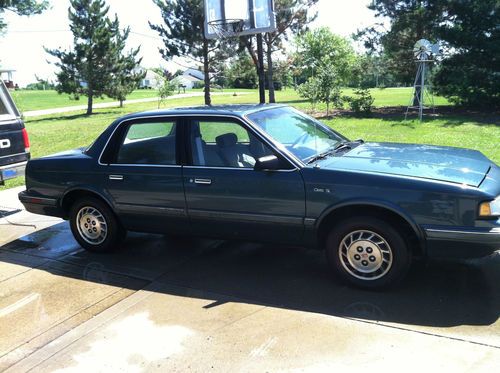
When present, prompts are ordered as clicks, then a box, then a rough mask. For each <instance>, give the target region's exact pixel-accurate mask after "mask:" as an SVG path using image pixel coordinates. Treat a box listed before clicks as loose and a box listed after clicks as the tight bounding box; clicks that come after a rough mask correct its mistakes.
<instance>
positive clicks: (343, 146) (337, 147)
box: [307, 139, 364, 164]
mask: <svg viewBox="0 0 500 373" xmlns="http://www.w3.org/2000/svg"><path fill="white" fill-rule="evenodd" d="M362 143H364V141H363V140H362V139H358V140H354V141H341V142H339V143H338V144H336V145H335V146H334V147H333V148H329V149H328V150H327V151H324V152H322V153H319V154H317V155H315V156H314V157H312V158H311V159H309V160H308V161H307V164H311V163H314V162H316V161H319V160H320V159H325V158H326V157H328V156H329V155H332V154H334V153H337V152H339V151H341V150H343V149H351V148H352V147H353V146H356V145H359V144H362Z"/></svg>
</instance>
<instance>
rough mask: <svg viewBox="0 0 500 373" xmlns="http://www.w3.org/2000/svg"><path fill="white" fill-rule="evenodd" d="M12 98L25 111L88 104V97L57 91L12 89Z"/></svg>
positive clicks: (149, 92) (146, 93)
mask: <svg viewBox="0 0 500 373" xmlns="http://www.w3.org/2000/svg"><path fill="white" fill-rule="evenodd" d="M11 95H12V98H13V99H14V101H15V103H16V105H17V107H18V109H19V110H20V111H21V112H23V111H30V110H44V109H53V108H60V107H66V106H79V105H87V97H81V98H80V99H79V100H74V99H71V98H70V96H69V95H66V94H59V93H57V92H56V91H52V90H47V91H27V90H19V91H11ZM157 96H158V92H157V91H156V90H153V89H139V90H137V91H134V92H132V93H131V94H130V95H129V96H128V99H129V100H134V99H140V98H149V97H157ZM112 101H116V100H115V99H112V98H109V97H104V98H97V99H95V101H94V102H95V103H100V102H112Z"/></svg>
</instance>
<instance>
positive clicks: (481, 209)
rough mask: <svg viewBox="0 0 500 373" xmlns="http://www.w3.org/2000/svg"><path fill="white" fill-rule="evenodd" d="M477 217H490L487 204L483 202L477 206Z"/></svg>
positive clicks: (489, 209)
mask: <svg viewBox="0 0 500 373" xmlns="http://www.w3.org/2000/svg"><path fill="white" fill-rule="evenodd" d="M479 216H482V217H488V216H491V207H490V203H489V202H483V203H481V204H480V205H479Z"/></svg>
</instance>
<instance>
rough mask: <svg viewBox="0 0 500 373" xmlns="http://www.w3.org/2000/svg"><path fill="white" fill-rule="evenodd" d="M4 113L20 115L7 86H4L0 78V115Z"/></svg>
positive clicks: (11, 115) (14, 115)
mask: <svg viewBox="0 0 500 373" xmlns="http://www.w3.org/2000/svg"><path fill="white" fill-rule="evenodd" d="M4 115H8V116H10V117H19V116H20V115H19V112H18V111H17V108H16V105H15V104H14V101H12V98H11V97H10V93H9V91H8V90H7V87H5V84H3V81H2V80H0V116H4Z"/></svg>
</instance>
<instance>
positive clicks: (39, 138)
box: [0, 89, 500, 189]
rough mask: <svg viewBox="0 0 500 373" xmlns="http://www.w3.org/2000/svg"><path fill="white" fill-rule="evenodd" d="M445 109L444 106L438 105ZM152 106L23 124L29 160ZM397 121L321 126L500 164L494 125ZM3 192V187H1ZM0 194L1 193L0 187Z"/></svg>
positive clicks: (80, 142) (294, 101) (302, 104)
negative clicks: (449, 149)
mask: <svg viewBox="0 0 500 373" xmlns="http://www.w3.org/2000/svg"><path fill="white" fill-rule="evenodd" d="M408 94H411V92H410V90H408V89H385V90H377V91H375V92H374V95H377V96H376V97H379V98H378V99H379V100H382V101H383V102H384V103H385V104H384V105H388V106H397V105H398V103H399V105H404V103H405V102H406V101H407V99H409V96H408ZM212 99H213V104H215V105H217V104H240V103H255V102H257V101H258V94H257V92H256V91H251V92H249V94H245V95H241V94H239V95H238V94H237V95H236V96H233V95H224V96H213V97H212ZM277 100H278V102H285V103H289V104H290V105H293V106H295V107H297V108H298V109H300V110H310V104H309V103H308V102H306V101H304V100H301V99H300V98H298V96H297V95H296V93H295V92H294V91H293V90H291V89H290V90H286V91H280V92H278V94H277ZM443 103H444V102H443ZM201 104H203V97H190V98H180V99H174V100H169V101H166V102H165V104H164V105H163V107H176V106H191V105H201ZM156 106H157V103H155V102H148V103H139V104H131V105H129V106H126V107H124V108H107V109H97V110H96V111H95V114H94V115H91V116H90V117H89V116H85V115H84V112H83V111H81V112H72V113H65V114H57V115H49V116H43V117H35V118H28V119H27V120H26V127H27V130H28V133H29V135H30V140H31V151H32V156H33V157H35V158H36V157H40V156H44V155H48V154H52V153H55V152H59V151H63V150H67V149H72V148H77V147H82V146H86V145H88V144H90V143H91V142H92V141H93V140H94V139H95V138H96V137H97V136H98V135H99V134H100V133H101V132H102V131H103V130H104V129H105V128H106V127H107V126H108V125H109V124H110V123H111V122H112V121H113V120H115V119H116V118H117V117H119V116H122V115H125V114H127V113H131V112H137V111H142V110H151V109H156ZM403 113H404V107H402V108H401V116H397V117H390V118H352V117H344V116H341V117H335V118H333V119H326V120H324V122H325V123H327V124H328V125H329V126H331V127H332V128H334V129H335V130H337V131H338V132H341V133H343V134H344V135H346V136H347V137H349V138H351V139H357V138H363V139H364V140H365V141H392V142H403V143H427V144H434V145H448V146H457V147H466V148H472V149H477V150H480V151H481V152H483V153H484V154H485V155H486V156H488V157H489V158H490V159H492V160H493V161H494V162H496V163H497V164H500V146H499V143H500V125H499V123H498V121H497V120H495V119H490V120H489V119H487V118H482V117H481V118H474V117H471V116H462V115H459V114H456V115H447V116H439V117H437V118H428V119H426V120H425V121H424V122H423V123H420V122H418V121H417V120H408V121H404V120H403ZM23 183H24V180H23V179H22V178H18V179H15V180H10V181H8V182H7V186H6V187H13V186H17V185H22V184H23ZM3 188H5V187H3ZM0 189H2V187H0Z"/></svg>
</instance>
